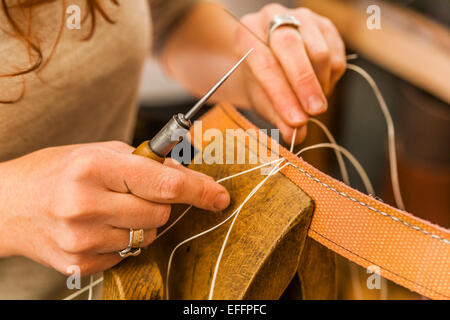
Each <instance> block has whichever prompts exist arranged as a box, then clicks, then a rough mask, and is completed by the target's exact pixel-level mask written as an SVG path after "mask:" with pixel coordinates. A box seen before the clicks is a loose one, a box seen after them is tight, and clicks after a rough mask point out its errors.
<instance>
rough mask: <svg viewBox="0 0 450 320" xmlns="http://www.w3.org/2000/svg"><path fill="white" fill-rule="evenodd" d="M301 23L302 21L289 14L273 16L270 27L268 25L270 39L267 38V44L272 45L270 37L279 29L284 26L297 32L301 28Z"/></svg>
mask: <svg viewBox="0 0 450 320" xmlns="http://www.w3.org/2000/svg"><path fill="white" fill-rule="evenodd" d="M301 25H302V24H301V23H300V21H299V20H298V19H297V18H296V17H294V16H291V15H289V14H276V15H274V16H273V18H272V19H271V20H270V22H269V25H268V29H269V32H268V38H267V43H268V44H269V45H270V37H271V35H272V33H273V32H274V31H275V30H277V29H278V28H279V27H282V26H289V27H292V28H294V29H296V30H297V31H298V30H299V28H300V27H301Z"/></svg>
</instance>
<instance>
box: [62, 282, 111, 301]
mask: <svg viewBox="0 0 450 320" xmlns="http://www.w3.org/2000/svg"><path fill="white" fill-rule="evenodd" d="M102 281H103V277H101V278H98V279H97V280H95V281H94V282H93V283H92V284H89V285H87V286H85V287H84V288H82V289H80V290H78V291H77V292H75V293H73V294H71V295H70V296H67V297H66V298H64V300H73V299H75V298H76V297H78V296H79V295H80V294H82V293H83V292H86V291H87V290H89V289H91V288H93V287H95V286H96V285H98V284H99V283H101V282H102Z"/></svg>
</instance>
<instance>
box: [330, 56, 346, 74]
mask: <svg viewBox="0 0 450 320" xmlns="http://www.w3.org/2000/svg"><path fill="white" fill-rule="evenodd" d="M346 67H347V63H346V61H345V59H341V58H339V59H334V60H333V61H332V63H331V69H332V70H333V72H336V73H338V74H340V75H342V74H344V72H345V69H346Z"/></svg>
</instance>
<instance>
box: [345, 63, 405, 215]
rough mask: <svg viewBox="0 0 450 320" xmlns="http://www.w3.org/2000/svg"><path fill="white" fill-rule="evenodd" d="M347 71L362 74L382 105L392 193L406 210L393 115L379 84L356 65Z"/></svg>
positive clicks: (348, 66)
mask: <svg viewBox="0 0 450 320" xmlns="http://www.w3.org/2000/svg"><path fill="white" fill-rule="evenodd" d="M347 69H349V70H353V71H355V72H356V73H358V74H360V75H361V76H362V77H363V78H364V79H366V81H367V82H368V83H369V85H370V87H371V88H372V90H373V92H374V94H375V96H376V98H377V100H378V103H379V105H380V108H381V111H382V112H383V115H384V118H385V120H386V125H387V130H388V154H389V167H390V173H391V182H392V191H393V193H394V199H395V204H396V205H397V207H398V208H399V209H401V210H405V205H404V203H403V198H402V194H401V192H400V183H399V180H398V171H397V153H396V148H395V130H394V122H393V121H392V117H391V114H390V112H389V109H388V107H387V105H386V102H385V101H384V98H383V95H382V94H381V92H380V89H378V86H377V84H376V83H375V81H374V80H373V78H372V77H371V76H370V75H369V74H368V73H367V72H366V71H365V70H364V69H362V68H361V67H359V66H357V65H354V64H351V63H349V64H347Z"/></svg>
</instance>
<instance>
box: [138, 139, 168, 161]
mask: <svg viewBox="0 0 450 320" xmlns="http://www.w3.org/2000/svg"><path fill="white" fill-rule="evenodd" d="M149 142H150V141H149V140H147V141H144V142H142V143H141V144H140V145H139V147H137V148H136V150H134V151H133V154H137V155H139V156H143V157H146V158H149V159H152V160H155V161H158V162H160V163H164V160H165V158H163V157H160V156H158V155H157V154H156V153H154V152H153V150H152V149H151V148H150V144H149Z"/></svg>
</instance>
